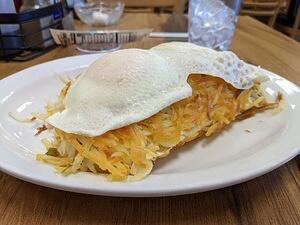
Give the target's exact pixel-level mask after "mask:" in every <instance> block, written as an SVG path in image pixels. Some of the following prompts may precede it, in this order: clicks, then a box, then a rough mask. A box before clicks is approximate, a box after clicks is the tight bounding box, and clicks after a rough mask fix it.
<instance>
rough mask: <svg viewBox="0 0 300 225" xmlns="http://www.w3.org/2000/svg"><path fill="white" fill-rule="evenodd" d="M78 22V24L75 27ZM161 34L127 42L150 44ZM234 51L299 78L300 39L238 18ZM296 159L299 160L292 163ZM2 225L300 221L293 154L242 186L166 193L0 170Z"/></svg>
mask: <svg viewBox="0 0 300 225" xmlns="http://www.w3.org/2000/svg"><path fill="white" fill-rule="evenodd" d="M80 27H81V28H82V26H80ZM118 27H120V28H144V27H153V28H154V29H155V31H185V30H186V21H185V20H184V19H182V18H179V17H176V18H175V17H173V16H169V15H154V14H133V15H129V14H127V15H124V17H123V18H122V20H121V22H120V23H119V25H118ZM163 41H164V40H163V39H149V38H148V39H146V40H145V41H144V42H137V43H133V44H130V45H126V46H125V47H140V48H149V47H151V46H154V45H156V44H158V43H161V42H163ZM232 49H233V51H234V52H235V53H237V54H238V55H239V56H240V57H241V58H243V59H244V60H246V61H249V62H251V63H253V64H257V65H261V66H263V67H265V68H267V69H269V70H272V71H273V72H275V73H278V74H281V75H282V76H284V77H286V78H288V79H289V80H291V81H293V82H295V83H297V84H298V85H299V84H300V45H299V44H298V43H297V42H295V41H293V40H292V39H290V38H288V37H286V36H283V35H281V34H280V33H278V32H276V31H274V30H272V29H271V28H269V27H267V26H265V25H263V24H261V23H259V22H257V21H256V20H254V19H251V18H250V17H240V18H239V21H238V25H237V30H236V33H235V36H234V40H233V45H232ZM75 54H79V53H78V52H77V51H76V50H75V49H74V48H73V47H70V48H56V49H55V50H53V51H51V52H49V53H47V54H45V55H43V56H41V57H39V58H37V59H34V60H31V61H28V62H22V63H18V62H9V63H6V62H0V78H4V77H6V76H8V75H9V74H12V73H14V72H17V71H19V70H21V69H24V68H27V67H29V66H32V65H35V64H38V63H41V62H45V61H48V60H52V59H56V58H61V57H65V56H70V55H75ZM297 162H298V166H297ZM0 224H1V225H5V224H14V225H18V224H19V225H27V224H28V225H36V224H70V225H71V224H72V225H75V224H78V225H79V224H89V225H92V224H103V225H110V224H129V225H135V224H149V225H156V224H173V225H178V224H182V225H189V224H207V225H214V224H221V225H225V224H239V225H244V224H246V225H247V224H249V225H252V224H272V225H273V224H278V225H288V224H290V225H298V224H300V173H299V158H298V159H293V160H291V161H290V162H289V163H287V164H285V165H283V166H281V167H280V168H278V169H276V170H274V171H273V172H270V173H268V174H266V175H264V176H261V177H259V178H256V179H254V180H251V181H248V182H245V183H243V184H239V185H235V186H232V187H228V188H224V189H220V190H216V191H210V192H206V193H200V194H193V195H185V196H177V197H164V198H135V199H132V198H112V197H102V196H91V195H84V194H76V193H69V192H64V191H58V190H54V189H50V188H45V187H40V186H37V185H34V184H30V183H27V182H23V181H21V180H18V179H16V178H13V177H11V176H8V175H6V174H4V173H2V172H0Z"/></svg>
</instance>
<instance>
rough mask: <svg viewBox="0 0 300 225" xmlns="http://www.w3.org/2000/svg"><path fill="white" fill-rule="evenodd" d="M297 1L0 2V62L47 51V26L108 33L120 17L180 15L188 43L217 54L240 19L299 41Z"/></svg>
mask: <svg viewBox="0 0 300 225" xmlns="http://www.w3.org/2000/svg"><path fill="white" fill-rule="evenodd" d="M299 3H300V0H209V1H208V0H122V1H116V0H111V1H109V0H106V1H100V0H0V59H5V60H11V59H13V60H28V59H31V58H33V57H36V56H38V55H40V54H43V53H44V52H46V51H48V50H51V49H52V48H54V47H55V43H54V41H53V38H52V36H51V33H50V32H49V28H56V29H65V30H78V29H83V30H84V29H92V30H106V29H110V28H109V27H110V26H113V25H114V24H117V23H118V22H119V20H120V18H122V15H123V13H151V14H153V13H154V14H165V13H167V14H173V15H174V18H176V17H180V16H181V17H182V16H184V17H186V18H187V19H188V25H189V26H188V32H187V35H188V41H190V42H193V43H196V44H199V45H202V46H206V47H210V48H214V49H217V50H227V49H229V46H230V43H231V39H232V36H233V33H234V29H235V24H236V21H237V16H238V15H248V16H251V17H253V18H255V19H257V20H259V21H261V22H262V23H265V24H266V25H267V26H270V27H272V28H274V29H276V30H278V31H280V32H282V33H284V34H285V35H288V36H290V37H291V38H293V39H295V40H297V41H300V27H299V25H300V7H299ZM74 21H75V22H74ZM79 23H81V24H82V26H81V25H80V24H79ZM74 24H77V26H74ZM78 24H79V25H78ZM83 24H84V25H85V26H83ZM165 35H166V34H165ZM176 35H178V34H175V36H176ZM181 36H182V35H181Z"/></svg>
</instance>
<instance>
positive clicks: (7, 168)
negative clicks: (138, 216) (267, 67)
mask: <svg viewBox="0 0 300 225" xmlns="http://www.w3.org/2000/svg"><path fill="white" fill-rule="evenodd" d="M103 55H104V54H91V55H80V56H70V57H65V58H60V59H55V60H51V61H48V62H44V63H41V64H37V65H34V66H32V67H29V68H26V69H24V70H21V71H19V72H17V73H14V74H11V75H9V76H7V77H5V78H3V79H1V80H0V86H1V85H2V84H3V83H4V82H6V81H11V80H14V79H23V78H24V76H22V74H23V73H24V72H27V71H30V70H34V69H36V68H38V67H40V66H45V65H51V64H53V63H56V62H57V61H60V62H63V61H65V60H75V59H79V58H85V59H86V60H88V61H89V60H90V63H91V62H92V60H94V59H96V58H98V57H99V56H100V57H101V56H103ZM78 68H79V67H78ZM78 68H77V69H78ZM268 73H270V74H271V75H272V76H275V77H279V78H280V79H283V80H286V81H287V82H289V84H290V85H293V86H294V87H295V88H297V90H298V93H299V92H300V89H299V87H298V86H297V85H296V84H294V83H292V82H291V81H289V80H288V79H286V78H284V77H281V76H279V75H277V74H275V73H272V72H269V71H268ZM299 97H300V94H299ZM6 148H7V147H6V146H5V145H3V144H2V143H0V154H1V150H2V149H4V150H5V149H6ZM289 152H290V153H291V154H287V155H285V157H284V158H281V160H279V161H277V162H275V161H273V164H268V165H265V166H263V167H259V168H257V169H256V170H254V171H253V170H252V171H248V172H246V173H242V174H241V173H239V175H238V176H237V175H235V176H231V177H230V179H227V180H226V181H225V182H224V181H222V180H217V182H215V183H210V184H209V185H206V186H202V187H201V188H199V187H197V186H196V187H195V186H191V187H188V188H187V187H185V188H181V189H180V188H176V189H170V188H169V189H167V190H163V189H158V190H156V191H154V190H152V191H151V192H149V191H144V190H139V191H137V190H136V189H135V190H132V191H130V190H125V191H123V192H122V191H120V190H117V191H116V190H103V189H101V190H99V189H85V188H82V187H77V188H76V187H74V186H72V185H66V184H65V185H62V184H60V183H58V182H55V181H52V180H47V179H44V180H43V179H39V178H38V176H29V175H28V174H26V172H22V171H20V168H19V169H18V168H17V167H14V166H13V165H9V163H8V164H6V163H5V162H4V161H3V160H1V158H0V170H1V171H3V172H4V173H6V174H9V175H11V176H14V177H16V178H18V179H21V180H24V181H28V182H30V183H34V184H37V185H41V186H44V187H50V188H54V189H58V190H64V191H70V192H76V193H84V194H94V195H105V196H118V197H159V196H175V195H183V194H192V193H197V192H204V191H209V190H214V189H219V188H223V187H228V186H231V185H235V184H238V183H242V182H245V181H248V180H251V179H253V178H256V177H258V176H261V175H263V174H266V173H268V172H270V171H272V170H274V169H276V168H278V167H280V166H281V165H283V164H284V163H286V162H288V161H289V160H291V159H292V158H294V157H295V156H296V155H298V154H299V153H300V146H298V147H296V148H295V149H292V150H291V151H289ZM51 169H52V168H51ZM146 179H147V178H146ZM45 180H46V181H45ZM162 191H164V192H162Z"/></svg>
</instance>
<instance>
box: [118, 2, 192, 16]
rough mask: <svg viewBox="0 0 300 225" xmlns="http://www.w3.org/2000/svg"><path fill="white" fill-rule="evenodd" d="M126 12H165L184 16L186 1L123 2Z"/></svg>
mask: <svg viewBox="0 0 300 225" xmlns="http://www.w3.org/2000/svg"><path fill="white" fill-rule="evenodd" d="M122 2H124V3H125V11H126V12H156V11H158V12H163V11H164V10H168V11H171V12H172V13H173V14H183V12H184V9H185V2H186V0H122Z"/></svg>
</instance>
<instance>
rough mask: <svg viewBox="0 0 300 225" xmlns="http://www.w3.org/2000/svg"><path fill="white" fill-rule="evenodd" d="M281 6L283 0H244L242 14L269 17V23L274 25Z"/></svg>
mask: <svg viewBox="0 0 300 225" xmlns="http://www.w3.org/2000/svg"><path fill="white" fill-rule="evenodd" d="M281 6H282V0H244V1H243V2H242V6H241V10H240V14H242V15H249V16H254V17H268V18H269V20H268V25H269V26H271V27H273V26H274V23H275V21H276V18H277V15H278V12H279V9H280V7H281Z"/></svg>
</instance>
